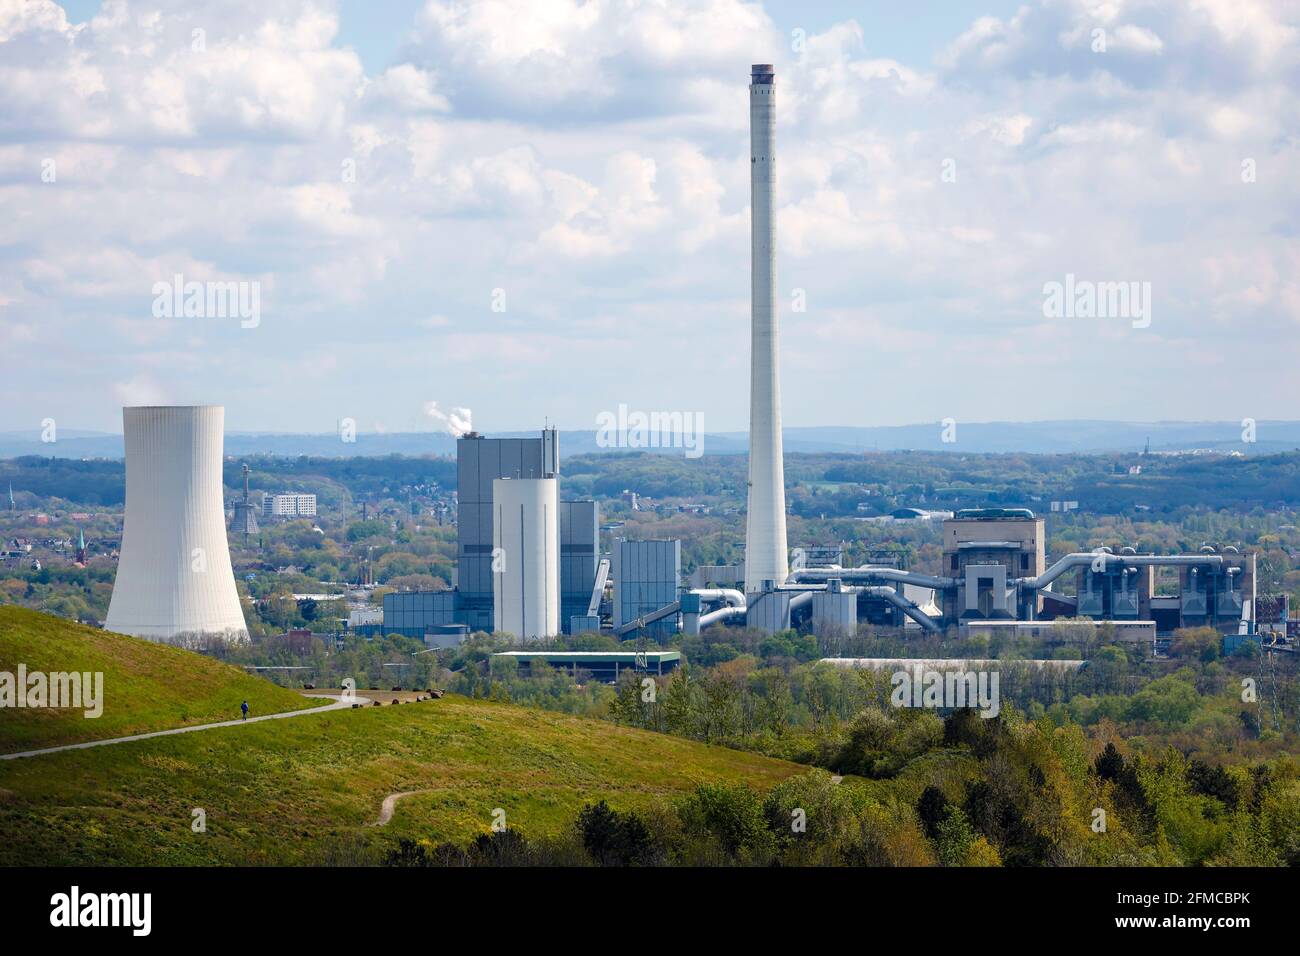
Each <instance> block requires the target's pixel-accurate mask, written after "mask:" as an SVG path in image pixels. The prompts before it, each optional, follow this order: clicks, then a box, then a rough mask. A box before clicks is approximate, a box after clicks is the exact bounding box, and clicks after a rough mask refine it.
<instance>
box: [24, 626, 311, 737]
mask: <svg viewBox="0 0 1300 956" xmlns="http://www.w3.org/2000/svg"><path fill="white" fill-rule="evenodd" d="M19 664H25V665H26V669H27V672H28V673H29V674H30V673H32V672H35V671H41V672H44V673H46V674H48V673H51V672H69V671H82V672H84V671H89V672H91V673H95V672H100V673H102V674H103V675H104V704H103V713H102V714H101V715H100V716H99V717H95V718H87V717H86V716H85V713H84V711H83V710H53V709H48V708H46V709H37V710H33V709H28V708H13V709H10V708H5V709H4V710H3V711H0V753H14V752H15V751H19V750H36V749H38V748H40V747H54V746H57V745H59V744H70V743H79V742H81V741H84V740H101V739H103V738H105V737H125V736H128V735H130V734H142V733H148V732H150V731H153V730H166V729H168V728H171V727H183V726H185V725H187V724H206V723H211V722H214V721H218V720H233V719H234V718H236V717H238V716H239V705H240V703H241V702H243V701H244V700H247V701H248V702H249V705H250V707H251V708H252V710H253V713H255V714H270V713H279V712H281V711H286V710H299V709H302V708H305V707H318V706H320V705H321V704H323V703H326V701H315V700H309V699H307V698H305V697H303V696H302V695H301V694H297V693H294V692H293V691H290V690H286V689H284V688H283V687H277V686H276V685H275V684H272V683H271V682H270V681H266V680H263V679H262V678H260V677H251V676H249V675H248V674H246V673H245V672H244V671H243V670H241V669H239V668H237V667H231V666H230V665H228V664H222V663H221V662H220V661H216V660H214V659H212V658H210V657H204V656H203V655H201V654H196V653H194V652H192V651H185V650H181V649H179V648H176V647H170V646H168V645H166V644H155V643H153V642H152V641H143V640H140V639H139V638H135V637H127V636H126V635H123V634H114V633H112V632H110V631H101V630H98V629H96V628H93V627H86V626H85V625H82V624H75V623H73V622H71V621H65V620H63V619H62V618H58V617H52V616H50V615H48V614H40V613H38V612H36V611H29V610H26V609H25V608H19V607H12V606H3V607H0V671H7V672H9V673H11V674H14V673H17V670H18V665H19ZM272 723H278V721H272Z"/></svg>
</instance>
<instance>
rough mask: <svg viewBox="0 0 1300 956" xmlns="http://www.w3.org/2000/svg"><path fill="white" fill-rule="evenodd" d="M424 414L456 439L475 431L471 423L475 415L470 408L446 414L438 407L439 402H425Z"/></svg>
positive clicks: (452, 410) (456, 409)
mask: <svg viewBox="0 0 1300 956" xmlns="http://www.w3.org/2000/svg"><path fill="white" fill-rule="evenodd" d="M424 414H426V415H428V416H429V417H430V418H432V419H433V420H434V421H435V422H438V423H439V424H441V425H442V427H443V428H445V429H447V433H448V434H449V435H452V436H454V437H455V438H460V437H461V436H462V435H464V434H465V433H466V432H470V431H473V430H474V426H473V424H472V423H471V419H472V418H473V414H472V413H471V412H470V410H469V409H468V408H453V409H451V410H450V411H446V412H444V411H443V410H442V409H440V408H439V407H438V403H437V402H425V403H424Z"/></svg>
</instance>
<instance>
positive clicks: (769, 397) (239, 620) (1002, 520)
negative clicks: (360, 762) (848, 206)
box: [106, 64, 1256, 666]
mask: <svg viewBox="0 0 1300 956" xmlns="http://www.w3.org/2000/svg"><path fill="white" fill-rule="evenodd" d="M749 101H750V114H749V115H750V153H751V155H750V160H751V163H750V175H751V181H750V182H751V257H752V258H751V306H752V308H751V318H750V321H751V328H750V332H751V366H750V430H749V481H748V508H747V512H746V516H745V562H744V564H743V565H741V566H735V567H709V568H698V569H696V570H695V572H694V574H693V575H692V578H691V580H690V581H685V580H684V579H683V576H682V549H681V542H680V541H675V540H630V539H628V538H625V537H615V536H613V531H610V532H609V540H608V542H607V547H602V541H601V527H600V509H599V506H598V503H597V502H596V501H592V500H579V501H565V500H561V498H560V493H559V489H560V469H561V460H560V435H559V432H558V431H557V430H556V429H554V428H550V427H547V428H545V429H543V430H542V431H540V433H539V434H538V435H537V436H536V437H532V438H488V437H484V436H482V435H480V434H478V433H476V432H472V431H471V432H468V433H466V434H464V435H462V436H461V437H460V438H459V439H458V441H457V445H456V456H457V461H456V475H457V498H456V508H457V521H456V526H457V547H456V558H457V562H456V573H455V577H454V583H453V587H452V588H451V589H449V590H443V591H398V592H395V593H390V594H387V595H386V596H385V597H384V598H383V617H382V621H369V622H365V623H360V622H359V623H358V625H357V628H356V629H357V630H359V631H361V632H363V633H366V632H369V633H376V632H382V633H394V634H403V635H408V636H411V637H416V638H420V639H422V640H425V641H426V642H428V643H430V644H433V645H438V646H446V645H448V644H454V643H457V642H459V641H461V640H463V639H464V638H465V637H466V636H467V635H468V634H470V633H472V632H477V631H486V632H497V633H502V634H510V635H512V636H514V637H515V638H516V639H519V640H521V641H529V640H544V639H547V638H551V637H554V636H556V635H559V634H581V633H589V632H608V633H611V634H613V635H614V636H617V637H625V638H637V639H641V640H653V641H658V642H661V643H666V642H667V641H668V640H669V639H671V638H672V636H673V635H674V634H677V633H679V632H684V633H686V634H696V633H699V632H700V630H701V629H703V628H706V627H708V626H710V625H712V624H723V623H725V624H730V625H736V626H746V627H750V628H756V629H759V630H761V631H765V632H769V633H772V632H777V631H782V630H785V629H788V628H801V627H807V628H812V629H815V630H818V631H819V632H826V631H829V630H838V631H840V632H844V633H850V634H851V633H853V632H854V631H855V630H856V629H857V627H858V626H859V624H862V623H873V624H877V625H885V626H896V627H900V628H903V629H913V630H918V631H922V632H926V633H940V632H947V631H949V630H950V629H954V628H957V629H962V633H966V634H970V633H987V634H1008V635H1013V636H1014V635H1016V634H1024V635H1027V636H1038V637H1043V636H1045V635H1050V634H1051V633H1052V631H1051V629H1050V628H1048V627H1045V626H1044V625H1045V624H1046V623H1048V622H1051V621H1053V620H1057V619H1062V618H1068V619H1082V620H1085V621H1092V622H1111V625H1112V626H1111V628H1110V633H1112V634H1114V635H1115V636H1116V637H1117V638H1119V639H1124V640H1135V641H1140V640H1154V639H1155V637H1156V635H1158V634H1162V633H1168V632H1170V631H1172V630H1174V629H1176V628H1179V627H1187V626H1209V627H1213V628H1216V629H1218V630H1219V631H1220V632H1222V633H1224V634H1250V633H1254V624H1255V604H1256V595H1255V557H1254V555H1252V554H1243V553H1239V552H1237V551H1236V550H1235V549H1232V548H1223V549H1221V550H1215V549H1213V548H1205V549H1203V550H1202V551H1201V552H1200V553H1196V554H1185V555H1155V554H1139V553H1137V552H1136V551H1135V550H1134V549H1132V548H1123V549H1121V550H1120V551H1119V552H1118V553H1113V552H1111V551H1109V550H1106V549H1101V550H1099V551H1096V552H1091V553H1075V554H1065V555H1060V556H1055V557H1052V556H1049V555H1048V553H1047V547H1046V534H1045V528H1044V520H1043V518H1041V517H1038V516H1036V515H1035V514H1034V513H1032V512H1031V511H1029V510H1027V509H1022V508H985V509H968V510H963V511H957V512H956V513H953V514H941V513H936V512H920V511H918V510H916V509H904V512H905V513H902V514H896V515H895V517H896V518H897V519H898V520H908V519H914V518H917V517H919V516H924V517H925V518H926V520H942V533H943V548H942V567H941V570H940V573H938V574H922V573H918V572H915V571H912V570H910V569H908V568H906V567H902V566H899V564H897V563H893V564H886V563H869V564H864V565H860V566H857V567H851V566H843V558H842V555H841V552H840V550H839V549H837V548H828V547H822V546H819V545H822V544H824V543H822V542H807V544H806V546H805V547H802V548H800V549H798V551H797V553H796V558H797V559H796V560H795V561H794V562H791V552H790V549H789V545H788V541H787V536H786V505H785V480H784V467H783V454H782V439H781V392H780V383H779V366H780V332H779V324H778V319H777V314H776V308H775V288H776V286H775V282H776V277H775V274H776V270H775V239H776V217H775V212H774V186H775V163H776V155H775V146H776V144H775V111H776V82H775V72H774V68H773V67H772V66H770V65H767V64H759V65H755V66H754V67H753V69H752V72H751V77H750V86H749ZM124 422H125V432H126V458H127V499H126V523H125V531H124V535H123V543H122V553H121V561H120V564H119V568H118V575H117V580H116V584H115V588H114V591H113V596H112V604H111V607H110V609H109V612H108V619H107V621H106V626H108V627H109V628H110V629H113V630H118V631H122V632H124V633H128V634H135V635H139V636H143V637H150V638H154V639H161V640H176V639H181V638H184V637H188V636H191V635H201V634H218V635H226V636H234V637H241V636H244V635H246V629H245V627H244V620H243V616H242V612H241V609H240V604H239V599H238V596H237V593H236V590H235V584H234V579H233V576H232V573H231V564H230V556H229V553H228V551H227V544H226V535H225V529H224V528H223V504H222V493H221V488H222V485H221V450H222V424H223V413H222V409H220V408H215V407H199V408H127V409H125V411H124ZM315 513H316V499H315V496H313V495H308V494H297V493H283V494H275V495H268V496H267V497H266V499H265V500H264V503H263V506H262V509H261V517H263V518H264V519H269V518H275V517H295V516H297V517H301V516H311V515H314V514H315ZM257 517H258V516H257V515H256V509H255V507H254V506H253V504H252V503H251V501H250V500H249V497H248V490H247V470H246V469H245V489H244V498H243V500H242V501H241V502H239V503H238V504H237V506H236V509H235V522H234V524H233V526H232V527H233V528H234V530H235V531H237V532H238V533H241V534H243V535H244V536H245V540H247V536H248V535H250V534H254V533H256V532H257V527H258V526H257ZM1160 576H1163V578H1162V584H1163V587H1162V588H1161V589H1159V590H1158V589H1157V578H1158V577H1160ZM1067 582H1068V583H1070V584H1072V585H1073V586H1072V587H1071V588H1063V589H1061V590H1057V587H1058V583H1059V584H1065V583H1067ZM521 663H523V664H525V666H526V665H527V660H526V659H522V658H521ZM621 664H622V661H621V660H620V661H618V662H615V666H619V665H621Z"/></svg>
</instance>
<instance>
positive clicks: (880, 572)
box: [788, 565, 958, 590]
mask: <svg viewBox="0 0 1300 956" xmlns="http://www.w3.org/2000/svg"><path fill="white" fill-rule="evenodd" d="M831 578H839V579H840V580H842V581H845V582H848V583H853V584H866V583H870V582H872V581H896V582H898V583H900V584H915V585H917V586H918V587H923V588H935V589H936V590H940V589H942V588H951V587H956V586H957V583H958V581H957V579H956V578H942V577H936V576H934V575H933V574H918V573H917V572H915V571H900V570H899V569H898V568H886V567H873V566H871V565H863V566H862V567H858V568H800V569H799V570H797V571H792V572H791V573H790V576H789V578H788V583H791V584H794V583H797V582H800V581H829V580H830V579H831Z"/></svg>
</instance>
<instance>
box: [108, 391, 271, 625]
mask: <svg viewBox="0 0 1300 956" xmlns="http://www.w3.org/2000/svg"><path fill="white" fill-rule="evenodd" d="M225 419H226V412H225V409H224V408H221V407H220V406H214V405H199V406H176V407H169V406H151V407H139V408H124V409H122V424H123V430H124V431H125V444H126V520H125V524H124V526H123V530H122V549H121V557H120V558H119V559H118V562H117V580H116V581H115V582H114V584H113V598H112V600H111V601H110V602H109V605H108V616H107V617H106V618H105V620H104V627H105V629H106V630H109V631H116V632H118V633H120V634H131V635H134V636H135V637H143V638H147V639H149V640H151V641H166V642H169V643H178V644H194V643H198V642H199V641H200V640H201V639H203V638H207V637H224V638H226V639H228V640H247V639H248V627H247V625H246V624H245V623H244V611H243V608H242V607H241V606H240V603H239V594H238V592H237V591H236V590H235V576H234V573H233V572H232V570H231V567H230V550H229V548H228V547H227V545H226V523H225V517H226V515H225V505H224V502H223V498H222V483H221V459H222V442H223V436H224V429H225Z"/></svg>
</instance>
